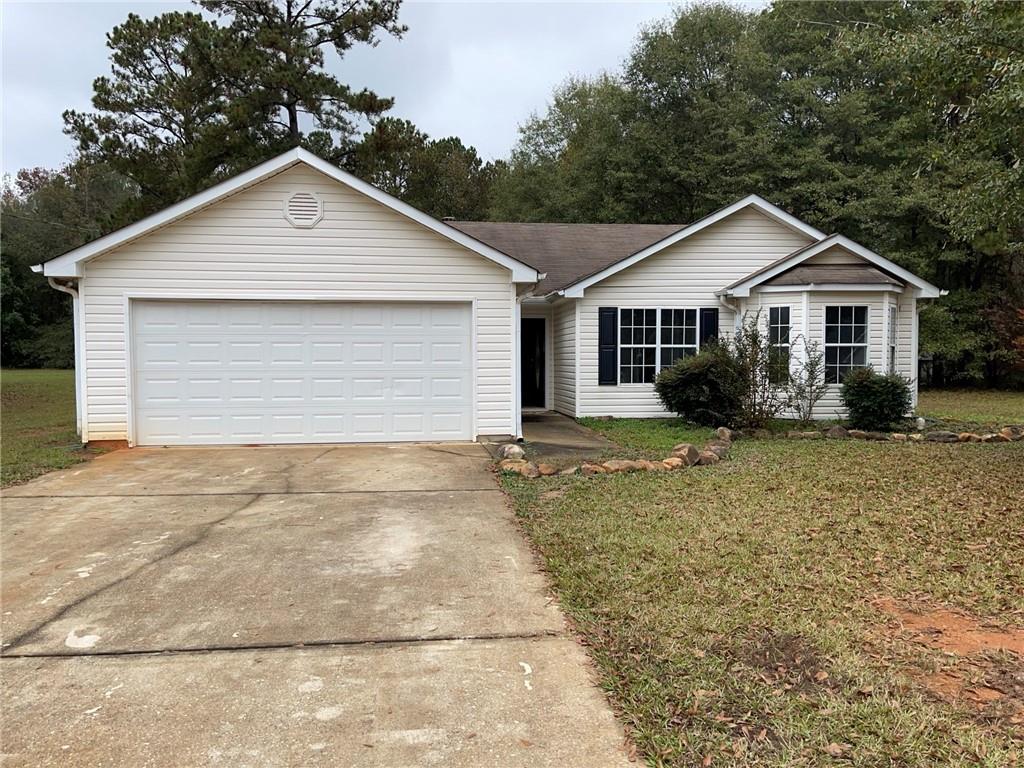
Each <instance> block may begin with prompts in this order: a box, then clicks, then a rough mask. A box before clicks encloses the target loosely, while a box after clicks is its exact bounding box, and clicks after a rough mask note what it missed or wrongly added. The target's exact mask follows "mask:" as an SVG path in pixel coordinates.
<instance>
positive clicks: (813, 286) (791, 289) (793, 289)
mask: <svg viewBox="0 0 1024 768" xmlns="http://www.w3.org/2000/svg"><path fill="white" fill-rule="evenodd" d="M753 290H754V291H757V293H804V292H810V291H831V292H846V293H849V292H851V291H864V292H869V291H880V292H883V293H903V286H902V285H893V284H892V283H806V284H802V285H762V286H758V287H756V288H754V289H753Z"/></svg>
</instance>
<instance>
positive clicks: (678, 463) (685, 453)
mask: <svg viewBox="0 0 1024 768" xmlns="http://www.w3.org/2000/svg"><path fill="white" fill-rule="evenodd" d="M715 434H716V438H715V439H714V440H711V441H710V442H708V443H707V444H706V445H705V446H704V447H703V448H701V449H698V448H697V447H696V446H695V445H692V444H691V443H680V444H679V445H677V446H676V447H675V448H673V449H672V455H671V456H668V457H666V458H664V459H662V460H661V461H648V460H647V459H637V460H632V459H609V460H608V461H603V462H597V461H584V462H583V463H581V464H579V465H574V466H571V467H568V468H566V469H558V467H556V466H554V465H553V464H548V463H546V462H539V463H534V462H532V461H529V460H528V459H527V458H526V451H524V450H523V448H522V446H519V445H517V444H515V443H508V444H506V445H503V446H501V448H499V449H498V459H499V461H498V470H499V471H501V472H508V473H510V474H517V475H522V476H523V477H527V478H531V479H532V478H535V477H553V476H556V475H557V476H559V477H567V476H571V475H584V476H591V475H610V474H615V473H618V472H670V471H672V470H676V469H686V468H687V467H695V466H700V467H704V466H709V465H711V464H717V463H718V462H720V461H723V460H724V459H727V458H728V457H729V449H730V448H731V447H732V442H733V440H736V439H738V438H740V437H742V436H743V433H741V432H739V431H736V430H732V429H729V428H728V427H719V428H718V429H717V430H715ZM750 437H756V438H761V439H767V438H781V439H796V440H822V439H830V440H850V439H853V440H877V441H888V442H895V443H907V442H909V443H921V442H928V443H1011V442H1018V441H1020V440H1024V426H1018V425H1011V426H1008V427H1003V428H1002V429H1000V430H999V431H998V432H989V433H986V434H983V435H978V434H975V433H974V432H959V433H957V432H945V431H941V430H937V431H933V432H925V433H920V432H912V433H909V434H907V433H903V432H867V431H864V430H861V429H847V428H846V427H840V426H838V425H836V426H832V427H829V428H828V429H823V430H813V431H807V432H800V431H799V430H790V431H788V432H786V433H784V434H783V433H772V432H769V431H768V430H756V431H754V432H752V433H750Z"/></svg>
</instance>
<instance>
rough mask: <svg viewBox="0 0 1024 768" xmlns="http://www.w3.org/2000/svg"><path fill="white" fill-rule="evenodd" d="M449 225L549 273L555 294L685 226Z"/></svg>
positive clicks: (545, 289)
mask: <svg viewBox="0 0 1024 768" xmlns="http://www.w3.org/2000/svg"><path fill="white" fill-rule="evenodd" d="M445 223H446V224H448V225H449V226H452V227H455V229H458V230H459V231H460V232H463V233H465V234H467V235H469V236H470V237H472V238H475V239H477V240H479V241H480V242H482V243H486V244H487V245H489V246H491V247H492V248H496V249H497V250H499V251H501V252H502V253H505V254H507V255H509V256H511V257H512V258H514V259H517V260H519V261H522V262H525V263H526V264H529V265H530V266H531V267H533V268H534V269H536V270H537V271H538V272H543V273H545V274H546V275H547V277H546V278H544V280H542V281H541V282H540V283H539V284H538V288H539V293H542V294H544V293H551V292H552V291H557V290H560V289H562V288H565V287H566V286H567V285H571V284H572V283H575V282H577V281H579V280H581V279H583V278H584V277H588V276H590V275H593V274H595V273H597V272H600V271H601V270H602V269H604V268H605V267H608V266H610V265H612V264H614V263H615V262H617V261H620V260H621V259H624V258H626V257H627V256H632V255H633V254H634V253H636V252H637V251H640V250H643V249H644V248H646V247H647V246H649V245H652V244H654V243H656V242H658V241H659V240H663V239H664V238H666V237H668V236H669V235H671V234H672V233H674V232H678V231H679V230H680V229H682V228H683V226H684V225H682V224H526V223H518V222H494V221H446V222H445Z"/></svg>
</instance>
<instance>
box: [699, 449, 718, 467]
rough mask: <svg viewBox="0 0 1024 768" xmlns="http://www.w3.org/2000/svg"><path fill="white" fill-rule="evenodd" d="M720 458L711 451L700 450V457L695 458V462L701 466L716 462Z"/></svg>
mask: <svg viewBox="0 0 1024 768" xmlns="http://www.w3.org/2000/svg"><path fill="white" fill-rule="evenodd" d="M721 460H722V458H721V457H720V456H719V455H718V454H717V453H712V452H711V451H701V452H700V457H699V458H698V459H697V463H698V464H700V465H701V466H702V467H705V466H708V465H709V464H717V463H718V462H720V461H721Z"/></svg>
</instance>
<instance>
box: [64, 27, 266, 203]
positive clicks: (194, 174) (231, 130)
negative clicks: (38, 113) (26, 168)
mask: <svg viewBox="0 0 1024 768" xmlns="http://www.w3.org/2000/svg"><path fill="white" fill-rule="evenodd" d="M107 46H108V47H109V48H110V49H111V57H110V58H111V74H110V76H104V77H99V78H97V79H96V80H95V81H94V83H93V100H92V101H93V107H94V108H95V110H96V111H94V112H85V113H82V112H76V111H74V110H68V111H67V112H65V113H64V121H65V131H66V132H67V133H68V134H69V135H70V136H71V137H72V138H74V139H75V140H76V142H77V143H78V147H79V150H80V151H81V152H82V154H83V156H84V157H85V158H87V159H88V160H90V161H92V162H96V163H101V164H103V165H106V166H108V167H110V168H112V169H114V170H116V171H118V172H119V173H122V174H124V175H125V176H127V177H128V178H130V179H131V180H132V181H133V182H135V184H136V185H137V186H138V188H139V191H140V198H139V200H138V207H137V210H136V211H134V212H133V213H135V214H139V213H146V212H148V211H150V210H152V209H154V208H159V207H162V206H166V205H169V204H171V203H173V202H175V201H177V200H179V199H181V198H182V197H185V196H187V195H189V194H191V193H193V192H195V191H197V190H198V189H201V188H202V187H204V186H207V185H209V184H210V183H211V182H212V181H213V180H216V179H217V178H218V177H219V176H222V175H226V174H229V173H231V172H233V171H235V170H237V169H238V168H239V166H240V165H243V164H245V162H246V160H247V156H248V155H250V154H251V153H252V151H253V147H254V146H259V145H261V144H262V143H264V140H265V135H266V131H265V130H263V129H262V123H263V120H264V119H265V116H263V115H259V114H257V113H254V112H253V111H252V110H251V109H249V108H248V105H245V106H243V105H241V104H239V103H238V102H239V101H241V99H242V97H243V96H245V94H244V92H242V91H239V90H238V89H233V88H232V87H231V84H230V81H229V77H228V75H229V71H230V70H228V69H227V67H226V65H227V64H228V63H231V62H234V61H235V53H236V52H237V46H236V45H235V41H234V40H233V39H232V37H231V36H230V35H228V34H226V33H225V31H224V30H222V29H220V28H218V27H217V26H216V25H215V24H212V23H210V22H209V21H207V20H205V19H203V17H202V16H200V15H199V14H197V13H178V12H174V13H165V14H163V15H161V16H157V17H156V18H153V19H149V20H144V19H141V18H140V17H138V16H136V15H134V14H130V15H129V16H128V19H127V21H125V22H124V23H123V24H121V25H119V26H117V27H115V28H114V29H113V31H111V32H110V33H109V34H108V35H107ZM231 66H234V65H233V64H232V65H231ZM261 134H262V136H261Z"/></svg>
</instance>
